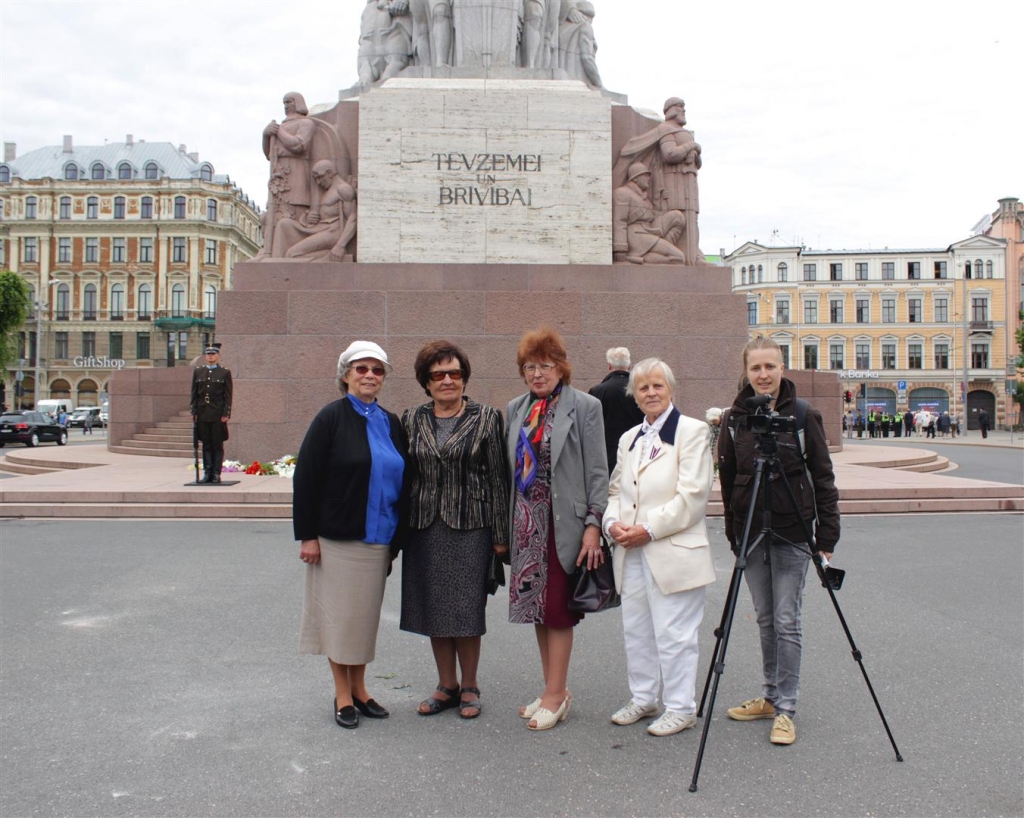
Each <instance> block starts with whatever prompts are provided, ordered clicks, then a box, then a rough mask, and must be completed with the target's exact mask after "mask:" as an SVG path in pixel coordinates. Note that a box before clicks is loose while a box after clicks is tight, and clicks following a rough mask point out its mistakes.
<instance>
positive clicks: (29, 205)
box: [25, 196, 36, 219]
mask: <svg viewBox="0 0 1024 818" xmlns="http://www.w3.org/2000/svg"><path fill="white" fill-rule="evenodd" d="M35 217H36V197H35V196H26V197H25V218H26V219H34V218H35Z"/></svg>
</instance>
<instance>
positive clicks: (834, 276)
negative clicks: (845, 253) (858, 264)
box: [828, 263, 843, 281]
mask: <svg viewBox="0 0 1024 818" xmlns="http://www.w3.org/2000/svg"><path fill="white" fill-rule="evenodd" d="M828 279H829V281H842V280H843V265H842V264H841V263H839V264H829V265H828Z"/></svg>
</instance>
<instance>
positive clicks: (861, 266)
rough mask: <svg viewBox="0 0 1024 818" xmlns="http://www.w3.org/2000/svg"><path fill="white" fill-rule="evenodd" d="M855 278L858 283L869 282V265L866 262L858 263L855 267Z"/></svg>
mask: <svg viewBox="0 0 1024 818" xmlns="http://www.w3.org/2000/svg"><path fill="white" fill-rule="evenodd" d="M853 277H854V278H855V279H857V281H867V280H868V263H867V262H866V261H858V262H857V263H856V264H854V265H853Z"/></svg>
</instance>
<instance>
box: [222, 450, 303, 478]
mask: <svg viewBox="0 0 1024 818" xmlns="http://www.w3.org/2000/svg"><path fill="white" fill-rule="evenodd" d="M298 461H299V459H298V458H297V457H296V456H295V455H293V454H286V455H285V456H284V457H279V458H278V459H277V460H272V461H269V462H267V463H261V462H260V461H259V460H254V461H253V462H252V463H249V464H245V463H242V462H240V461H238V460H225V461H224V464H223V466H222V470H223V471H225V472H234V473H236V474H256V475H263V476H269V475H277V476H278V477H288V478H291V477H292V475H294V474H295V464H296V463H298Z"/></svg>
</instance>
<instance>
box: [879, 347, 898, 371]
mask: <svg viewBox="0 0 1024 818" xmlns="http://www.w3.org/2000/svg"><path fill="white" fill-rule="evenodd" d="M895 368H896V344H882V369H895Z"/></svg>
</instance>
